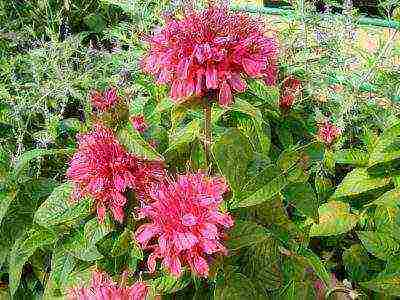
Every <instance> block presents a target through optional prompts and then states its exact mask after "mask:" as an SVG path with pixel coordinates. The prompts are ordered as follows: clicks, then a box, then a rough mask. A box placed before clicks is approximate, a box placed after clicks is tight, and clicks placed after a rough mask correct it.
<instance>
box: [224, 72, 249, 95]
mask: <svg viewBox="0 0 400 300" xmlns="http://www.w3.org/2000/svg"><path fill="white" fill-rule="evenodd" d="M228 82H229V84H230V86H231V87H232V88H233V89H234V90H235V91H237V92H239V93H243V92H244V91H245V90H246V82H245V81H244V80H243V79H242V78H240V75H239V74H233V75H232V76H231V78H229V80H228Z"/></svg>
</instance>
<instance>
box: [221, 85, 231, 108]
mask: <svg viewBox="0 0 400 300" xmlns="http://www.w3.org/2000/svg"><path fill="white" fill-rule="evenodd" d="M218 98H219V101H218V102H219V104H220V105H221V106H223V107H226V106H229V105H230V104H231V103H232V100H233V98H232V92H231V87H230V86H229V84H228V83H227V82H226V81H224V82H223V83H222V85H221V88H220V90H219V97H218Z"/></svg>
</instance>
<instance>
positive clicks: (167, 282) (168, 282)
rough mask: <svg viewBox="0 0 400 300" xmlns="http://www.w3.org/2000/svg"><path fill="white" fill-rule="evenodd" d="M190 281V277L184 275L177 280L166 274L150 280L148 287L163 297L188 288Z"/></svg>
mask: <svg viewBox="0 0 400 300" xmlns="http://www.w3.org/2000/svg"><path fill="white" fill-rule="evenodd" d="M190 281H191V280H190V277H188V276H187V275H185V274H183V275H182V276H181V277H179V278H176V277H174V276H172V275H169V274H166V275H163V276H160V277H158V278H155V279H153V280H151V281H150V285H151V287H152V288H153V289H154V290H155V291H156V293H157V294H159V295H165V294H172V293H175V292H177V291H180V290H182V289H184V288H185V287H186V286H188V284H189V283H190Z"/></svg>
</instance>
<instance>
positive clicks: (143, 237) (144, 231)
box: [135, 224, 160, 245]
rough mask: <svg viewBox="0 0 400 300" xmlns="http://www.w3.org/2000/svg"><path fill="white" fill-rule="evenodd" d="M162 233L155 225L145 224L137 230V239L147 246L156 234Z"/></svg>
mask: <svg viewBox="0 0 400 300" xmlns="http://www.w3.org/2000/svg"><path fill="white" fill-rule="evenodd" d="M158 233H160V228H159V227H158V226H156V225H154V224H144V225H142V226H140V227H139V228H138V230H136V234H135V238H136V240H137V241H138V242H139V244H141V245H146V244H147V242H148V241H149V240H151V239H152V238H153V237H154V236H155V235H156V234H158Z"/></svg>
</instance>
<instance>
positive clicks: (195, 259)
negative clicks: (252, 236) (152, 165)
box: [135, 173, 233, 277]
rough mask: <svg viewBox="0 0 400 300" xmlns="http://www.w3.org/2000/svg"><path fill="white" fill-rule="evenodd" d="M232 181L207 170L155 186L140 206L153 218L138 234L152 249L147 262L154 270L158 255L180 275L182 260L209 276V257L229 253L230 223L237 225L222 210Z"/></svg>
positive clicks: (146, 246)
mask: <svg viewBox="0 0 400 300" xmlns="http://www.w3.org/2000/svg"><path fill="white" fill-rule="evenodd" d="M227 189H228V186H227V185H226V183H225V180H224V179H223V178H221V177H212V178H210V177H208V176H206V175H205V174H203V173H195V174H186V175H181V176H178V178H177V181H176V182H173V181H172V180H170V181H168V182H164V183H162V184H160V185H158V187H157V188H155V189H153V190H152V193H151V197H152V199H153V201H152V202H149V203H148V204H147V205H145V206H144V207H142V208H140V209H139V216H140V217H147V218H148V219H149V220H150V223H147V224H144V225H142V226H141V227H139V228H138V230H137V231H136V234H135V237H136V240H137V241H138V243H139V244H140V245H141V246H142V247H143V248H144V249H149V250H151V251H152V253H151V254H150V256H149V258H148V261H147V264H148V268H149V270H150V272H151V273H152V272H154V271H155V268H156V260H157V259H162V264H163V266H164V267H165V268H167V269H168V270H169V271H170V272H171V273H172V274H173V275H174V276H180V275H181V272H182V265H189V266H190V268H191V270H192V271H193V272H194V273H195V274H197V275H199V276H204V277H206V276H208V269H209V268H208V262H207V258H211V257H210V256H211V255H212V254H217V253H222V254H224V255H226V254H227V250H226V248H225V247H224V246H223V244H222V242H221V240H222V239H223V234H224V229H228V228H230V227H232V226H233V219H232V218H231V216H230V215H229V214H227V213H222V212H220V211H219V209H218V208H219V206H220V204H221V202H222V201H223V198H222V195H223V194H224V193H225V192H226V191H227Z"/></svg>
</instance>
